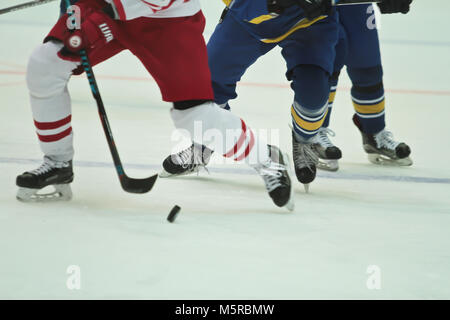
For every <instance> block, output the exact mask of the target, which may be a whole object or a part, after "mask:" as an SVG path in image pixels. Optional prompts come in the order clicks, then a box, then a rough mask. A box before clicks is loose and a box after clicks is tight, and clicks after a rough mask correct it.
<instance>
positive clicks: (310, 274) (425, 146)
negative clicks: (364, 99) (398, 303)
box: [0, 0, 450, 299]
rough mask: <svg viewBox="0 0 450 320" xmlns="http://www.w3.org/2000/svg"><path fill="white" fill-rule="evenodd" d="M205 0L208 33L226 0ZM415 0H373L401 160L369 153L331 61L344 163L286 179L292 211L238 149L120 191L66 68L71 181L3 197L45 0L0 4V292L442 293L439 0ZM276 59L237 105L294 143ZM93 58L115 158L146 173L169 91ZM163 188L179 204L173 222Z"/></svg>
mask: <svg viewBox="0 0 450 320" xmlns="http://www.w3.org/2000/svg"><path fill="white" fill-rule="evenodd" d="M202 2H203V5H204V8H205V10H204V11H205V14H206V16H207V18H208V26H207V30H206V33H205V35H206V36H207V37H208V36H209V35H210V34H211V32H212V30H213V27H214V24H215V23H216V21H217V20H218V17H219V15H220V11H221V8H222V5H221V4H220V1H219V0H214V1H213V0H203V1H202ZM429 2H430V1H425V0H416V1H415V2H414V7H413V11H412V13H411V14H409V15H407V16H398V15H397V16H385V17H384V18H383V20H382V28H381V38H382V48H383V59H384V67H385V85H386V88H387V102H388V104H387V124H388V129H390V130H392V131H393V132H394V134H395V136H396V137H397V138H398V139H400V140H405V141H406V142H407V143H408V144H410V145H411V147H412V150H413V153H412V157H413V160H414V166H413V167H409V168H384V167H376V166H374V165H371V164H369V163H368V161H367V159H366V155H365V154H364V152H363V150H362V148H361V141H360V139H361V138H360V136H359V133H358V131H357V129H356V128H355V127H354V126H353V125H352V123H351V116H352V106H351V103H350V97H349V92H348V88H349V86H350V84H349V81H348V79H347V76H343V77H342V81H341V83H340V87H341V90H339V93H338V95H337V99H336V105H335V110H334V114H333V120H332V121H333V122H332V128H333V129H334V130H335V131H336V133H337V136H336V138H335V139H334V142H335V143H336V144H337V145H338V146H340V147H341V149H342V150H343V154H344V158H343V160H342V161H341V170H340V171H339V172H337V173H335V174H324V173H321V174H320V175H319V177H318V178H317V180H316V181H315V182H314V183H313V184H312V186H311V193H310V194H305V193H304V192H303V188H302V186H300V184H299V183H295V189H296V191H295V198H296V203H297V207H296V210H295V212H294V213H287V212H286V211H284V210H280V209H278V208H276V207H274V205H273V204H272V203H271V201H270V199H269V198H268V196H267V195H266V192H265V189H264V186H263V183H262V181H261V180H260V178H259V177H258V176H256V175H252V174H249V170H248V169H247V167H245V166H244V165H226V166H224V165H218V164H214V165H213V166H212V170H211V174H210V175H208V174H206V173H202V174H201V175H200V177H186V178H182V179H176V180H163V179H159V180H158V181H157V184H156V185H155V188H154V190H152V191H151V192H150V193H148V194H146V195H131V194H127V193H125V192H123V191H122V190H121V188H120V185H119V183H118V180H117V177H116V175H115V171H114V169H113V168H112V166H111V159H110V154H109V151H108V149H107V145H106V141H105V138H104V134H103V132H102V129H101V126H100V122H99V119H98V116H97V111H96V106H95V102H94V100H93V98H92V97H91V94H90V91H89V87H88V85H87V81H86V79H85V78H84V77H76V78H74V79H73V80H72V81H71V84H70V90H71V94H72V97H73V114H74V120H73V127H74V130H75V147H76V156H75V172H76V177H75V181H74V183H73V191H74V195H75V196H74V199H73V200H72V201H71V202H68V203H51V204H23V203H19V202H18V201H16V199H15V192H16V187H15V177H16V175H17V174H20V173H21V172H23V171H25V170H29V169H32V168H35V167H36V166H37V165H38V163H39V162H40V159H41V153H40V150H39V148H38V145H37V139H36V136H35V133H34V127H33V123H32V118H31V112H30V108H29V104H28V97H27V89H26V86H25V81H24V72H25V67H26V63H27V57H28V56H29V55H30V53H31V51H32V50H33V48H34V47H35V46H36V45H37V44H38V43H39V42H40V41H41V39H42V38H43V36H45V34H46V32H48V30H49V28H50V27H51V26H52V23H53V22H54V21H55V19H56V18H57V4H56V3H53V4H48V5H45V6H41V7H37V8H33V9H28V10H23V11H19V12H15V13H11V14H7V15H3V16H0V43H1V50H0V101H1V116H0V298H44V299H48V298H68V299H79V298H138V299H140V298H149V299H175V298H192V299H199V298H202V299H205V298H210V299H216V298H243V299H246V298H261V299H262V298H274V299H282V298H285V299H300V298H306V299H310V298H333V299H337V298H342V299H352V298H367V299H381V298H387V299H398V298H406V299H418V298H425V299H431V298H438V299H449V298H450V166H449V158H450V150H449V139H450V132H449V126H448V119H449V117H450V104H449V99H450V80H449V79H450V78H449V72H450V60H449V57H450V36H449V34H448V31H449V30H450V22H449V20H448V15H447V12H448V11H449V10H450V3H449V2H448V1H447V0H434V1H433V6H431V7H430V8H429V7H428V5H429ZM14 3H17V2H16V1H12V0H7V1H5V0H3V1H2V7H3V6H5V7H6V6H8V5H11V4H14ZM284 69H285V67H284V62H283V60H282V58H281V56H280V54H279V51H278V50H274V51H273V52H271V53H270V54H268V55H267V56H265V57H263V58H262V59H260V61H258V62H257V63H256V64H255V65H254V66H253V67H252V68H250V69H249V71H248V73H247V74H246V75H245V77H244V79H243V82H242V85H241V86H240V87H239V94H240V97H239V98H238V99H237V100H236V101H234V102H233V108H234V112H236V113H237V114H239V115H240V116H242V117H243V118H245V119H246V120H247V122H248V123H249V124H250V125H251V126H252V127H253V128H255V129H258V128H274V129H280V136H281V146H282V147H283V148H284V149H285V150H287V151H289V152H290V143H291V142H290V133H289V128H288V126H287V124H288V122H289V106H290V103H291V101H292V92H291V91H290V89H289V88H288V83H287V81H286V80H285V78H284V71H285V70H284ZM95 71H96V74H97V76H98V81H99V85H100V89H101V92H102V94H103V98H104V101H105V104H106V106H107V112H108V116H109V118H110V122H111V124H112V128H113V132H114V134H115V138H116V141H117V146H118V148H119V152H120V154H121V156H122V158H123V159H122V160H123V162H124V163H125V168H126V170H127V172H128V174H129V175H132V176H137V177H144V176H149V175H151V174H154V173H156V172H157V170H158V168H159V167H160V164H161V162H162V159H163V158H164V157H165V156H166V155H168V154H169V152H170V151H171V150H172V147H173V145H174V143H173V142H170V137H171V134H172V130H173V125H172V123H171V120H170V116H169V105H168V104H166V103H163V102H161V96H160V93H159V90H158V88H157V87H156V85H155V83H154V82H153V81H152V80H150V79H149V76H147V73H146V71H145V70H144V69H143V68H142V67H141V66H140V65H139V62H138V61H137V60H136V59H135V58H134V57H133V56H132V55H131V54H128V53H122V54H120V55H118V56H117V57H115V58H113V59H111V60H110V61H108V62H106V63H104V64H102V65H100V66H98V67H96V68H95ZM175 204H178V205H180V206H181V207H182V210H181V213H180V216H179V217H178V219H177V221H176V223H174V224H169V223H168V222H167V221H166V220H165V219H166V216H167V214H168V213H169V211H170V209H171V208H172V206H174V205H175ZM69 265H78V266H80V267H81V281H82V282H81V283H82V287H81V290H79V291H70V290H68V289H67V287H66V280H67V277H68V275H67V274H66V269H67V267H68V266H69ZM369 265H377V266H379V267H380V268H381V285H382V287H381V290H368V289H367V287H366V281H367V279H368V274H367V273H366V270H367V267H368V266H369Z"/></svg>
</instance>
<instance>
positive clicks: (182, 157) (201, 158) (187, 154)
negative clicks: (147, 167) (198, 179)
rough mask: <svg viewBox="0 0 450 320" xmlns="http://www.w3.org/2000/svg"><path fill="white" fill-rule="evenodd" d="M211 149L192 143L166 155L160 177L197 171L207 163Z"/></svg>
mask: <svg viewBox="0 0 450 320" xmlns="http://www.w3.org/2000/svg"><path fill="white" fill-rule="evenodd" d="M212 153H213V151H212V150H211V149H209V148H207V147H205V146H202V145H198V144H194V143H193V144H192V145H191V146H190V147H189V148H187V149H185V150H182V151H180V152H178V153H175V154H172V155H170V156H168V157H167V158H166V159H165V160H164V162H163V170H162V172H161V173H160V174H159V177H160V178H171V177H177V176H183V175H188V174H191V173H198V172H199V171H200V169H201V168H205V169H206V166H207V165H208V163H209V160H210V158H211V155H212Z"/></svg>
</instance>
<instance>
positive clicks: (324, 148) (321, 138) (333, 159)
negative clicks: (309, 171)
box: [313, 128, 342, 171]
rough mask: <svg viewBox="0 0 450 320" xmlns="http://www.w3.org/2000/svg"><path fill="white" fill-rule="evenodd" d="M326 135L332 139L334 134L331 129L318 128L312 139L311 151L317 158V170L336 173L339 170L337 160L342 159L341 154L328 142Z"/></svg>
mask: <svg viewBox="0 0 450 320" xmlns="http://www.w3.org/2000/svg"><path fill="white" fill-rule="evenodd" d="M328 135H331V136H333V137H334V136H335V133H334V131H333V130H331V129H328V128H320V129H319V132H318V133H317V135H316V136H315V137H314V144H313V150H314V151H315V152H316V154H317V155H318V156H319V163H318V164H317V168H318V169H321V170H326V171H337V170H338V169H339V162H338V160H339V159H340V158H342V152H341V150H340V149H339V148H338V147H336V146H335V145H334V144H333V143H332V142H331V141H330V138H329V137H328Z"/></svg>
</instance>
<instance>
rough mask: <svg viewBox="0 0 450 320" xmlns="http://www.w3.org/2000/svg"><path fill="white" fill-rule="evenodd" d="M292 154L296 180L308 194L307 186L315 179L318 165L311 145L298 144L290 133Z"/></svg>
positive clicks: (317, 158)
mask: <svg viewBox="0 0 450 320" xmlns="http://www.w3.org/2000/svg"><path fill="white" fill-rule="evenodd" d="M292 153H293V158H294V167H295V174H296V176H297V179H298V181H299V182H300V183H302V184H303V185H304V187H305V191H306V192H309V184H310V183H311V182H313V181H314V179H315V178H316V172H317V170H316V167H317V165H318V163H319V157H318V155H317V154H316V152H315V151H314V147H313V143H312V142H309V143H305V142H299V141H297V140H296V138H295V134H294V133H292Z"/></svg>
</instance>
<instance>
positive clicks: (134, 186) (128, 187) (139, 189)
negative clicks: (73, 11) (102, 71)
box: [66, 0, 158, 193]
mask: <svg viewBox="0 0 450 320" xmlns="http://www.w3.org/2000/svg"><path fill="white" fill-rule="evenodd" d="M66 2H67V3H68V7H70V3H69V1H68V0H66ZM80 56H81V64H82V66H83V69H84V71H85V73H86V76H87V78H88V80H89V85H90V87H91V91H92V95H93V96H94V99H95V101H96V102H97V108H98V114H99V116H100V120H101V122H102V126H103V131H104V132H105V136H106V140H107V141H108V146H109V150H110V151H111V155H112V158H113V161H114V166H115V168H116V172H117V175H118V176H119V180H120V184H121V186H122V189H123V190H125V191H127V192H130V193H146V192H149V191H150V190H151V189H152V188H153V185H154V184H155V182H156V179H157V178H158V175H157V174H155V175H153V176H151V177H149V178H145V179H134V178H130V177H129V176H127V175H126V174H125V171H124V169H123V165H122V161H120V157H119V153H118V151H117V148H116V143H115V141H114V137H113V134H112V131H111V126H110V125H109V121H108V117H107V115H106V111H105V106H104V104H103V100H102V97H101V95H100V91H99V90H98V85H97V80H96V79H95V75H94V71H93V70H92V66H91V63H90V62H89V58H88V56H87V53H86V51H85V50H81V51H80Z"/></svg>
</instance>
